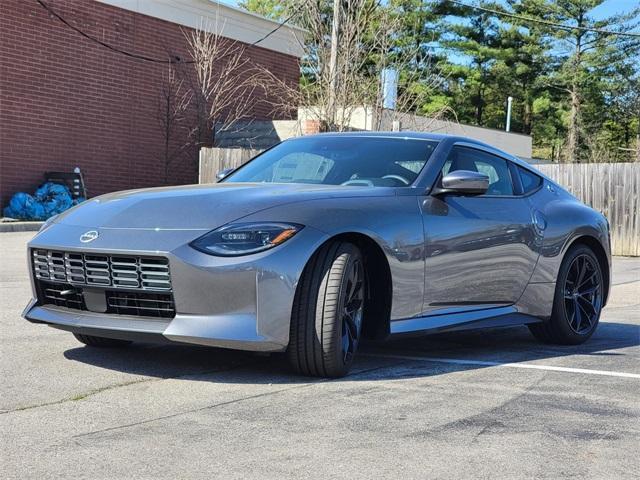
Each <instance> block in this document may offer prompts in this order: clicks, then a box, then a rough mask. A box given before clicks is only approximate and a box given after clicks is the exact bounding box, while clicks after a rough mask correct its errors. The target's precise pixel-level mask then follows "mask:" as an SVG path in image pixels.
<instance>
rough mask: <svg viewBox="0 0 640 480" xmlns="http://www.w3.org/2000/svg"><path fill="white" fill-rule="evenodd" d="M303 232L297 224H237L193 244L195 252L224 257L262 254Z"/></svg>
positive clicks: (214, 231)
mask: <svg viewBox="0 0 640 480" xmlns="http://www.w3.org/2000/svg"><path fill="white" fill-rule="evenodd" d="M301 229H302V225H296V224H294V223H271V222H265V223H235V224H230V225H225V226H223V227H220V228H218V229H216V230H213V231H211V232H209V233H207V234H205V235H203V236H202V237H200V238H198V239H196V240H194V241H193V242H191V244H190V245H191V246H192V247H193V248H195V249H196V250H200V251H201V252H204V253H208V254H209V255H217V256H221V257H235V256H239V255H248V254H250V253H257V252H262V251H263V250H268V249H270V248H273V247H275V246H277V245H280V244H281V243H284V242H286V241H287V240H289V239H290V238H291V237H293V236H294V235H295V234H296V233H298V232H299V231H300V230H301Z"/></svg>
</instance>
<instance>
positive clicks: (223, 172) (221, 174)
mask: <svg viewBox="0 0 640 480" xmlns="http://www.w3.org/2000/svg"><path fill="white" fill-rule="evenodd" d="M234 170H235V168H224V169H222V170H220V171H219V172H218V173H216V180H218V181H220V180H222V179H223V178H224V177H226V176H227V175H229V174H230V173H231V172H233V171H234Z"/></svg>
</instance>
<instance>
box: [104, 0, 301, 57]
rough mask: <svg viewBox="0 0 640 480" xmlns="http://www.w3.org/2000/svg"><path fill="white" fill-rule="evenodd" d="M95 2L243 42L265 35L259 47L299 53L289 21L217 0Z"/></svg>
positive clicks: (296, 29) (298, 33)
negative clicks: (201, 29) (281, 22)
mask: <svg viewBox="0 0 640 480" xmlns="http://www.w3.org/2000/svg"><path fill="white" fill-rule="evenodd" d="M96 1H97V2H100V3H104V4H107V5H112V6H114V7H118V8H122V9H123V10H129V11H131V12H135V13H139V14H141V15H147V16H149V17H154V18H158V19H160V20H165V21H167V22H171V23H175V24H178V25H182V26H185V27H190V28H203V27H204V28H205V29H207V30H210V31H215V32H216V33H217V34H219V35H221V36H223V37H227V38H231V39H233V40H237V41H239V42H243V43H249V44H251V43H253V42H256V41H258V40H260V39H261V38H263V37H265V36H267V35H268V37H267V38H265V39H264V40H263V41H261V42H260V43H259V46H260V47H262V48H266V49H269V50H273V51H276V52H279V53H285V54H287V55H293V56H296V57H301V56H302V55H303V49H302V46H301V45H302V36H303V34H304V30H303V29H302V28H300V27H296V26H294V25H289V24H286V25H283V26H281V27H280V23H279V22H277V21H274V20H271V19H268V18H265V17H262V16H260V15H256V14H255V13H251V12H247V11H245V10H242V9H240V8H237V7H232V6H230V5H226V4H224V3H221V2H220V1H218V0H162V1H133V0H96ZM276 28H277V30H275V29H276Z"/></svg>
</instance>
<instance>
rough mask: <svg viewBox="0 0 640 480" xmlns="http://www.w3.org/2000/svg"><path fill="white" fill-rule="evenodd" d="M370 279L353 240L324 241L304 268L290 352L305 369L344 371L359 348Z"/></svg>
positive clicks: (324, 373) (327, 374) (308, 372)
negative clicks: (367, 285) (348, 241)
mask: <svg viewBox="0 0 640 480" xmlns="http://www.w3.org/2000/svg"><path fill="white" fill-rule="evenodd" d="M365 283H366V279H365V272H364V265H363V260H362V254H361V253H360V250H359V249H358V248H357V247H356V246H355V245H353V244H351V243H347V242H331V243H329V244H327V245H325V246H323V247H322V248H321V249H320V250H319V251H318V252H317V253H316V254H315V255H314V256H313V258H312V259H311V260H310V261H309V264H308V265H307V267H306V268H305V270H304V272H303V273H302V277H301V279H300V283H299V285H298V290H297V292H296V296H295V299H294V304H293V310H292V317H291V330H290V340H289V347H288V349H287V357H288V359H289V362H290V363H291V365H292V366H293V368H294V370H295V371H296V372H298V373H302V374H304V375H312V376H321V377H341V376H343V375H346V374H347V373H348V371H349V368H350V367H351V364H352V363H353V358H354V356H355V354H356V351H357V350H358V344H359V342H360V335H361V332H362V316H363V310H364V296H365V291H366V290H365V288H366V284H365Z"/></svg>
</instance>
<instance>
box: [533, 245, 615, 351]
mask: <svg viewBox="0 0 640 480" xmlns="http://www.w3.org/2000/svg"><path fill="white" fill-rule="evenodd" d="M602 304H603V275H602V269H601V267H600V263H599V262H598V259H597V258H596V256H595V254H594V253H593V251H592V250H591V249H590V248H589V247H587V246H584V245H579V246H577V247H574V248H572V249H571V250H570V251H569V252H568V253H567V255H566V256H565V258H564V260H563V261H562V265H561V266H560V271H559V273H558V280H557V282H556V292H555V297H554V300H553V311H552V314H551V319H550V320H549V321H548V322H545V323H542V324H534V325H529V329H530V330H531V333H532V334H533V335H534V336H535V337H536V338H537V339H538V340H541V341H543V342H545V343H557V344H562V345H578V344H580V343H583V342H585V341H587V340H588V339H589V337H591V335H593V332H595V330H596V327H597V326H598V322H599V320H600V312H601V310H602Z"/></svg>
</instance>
